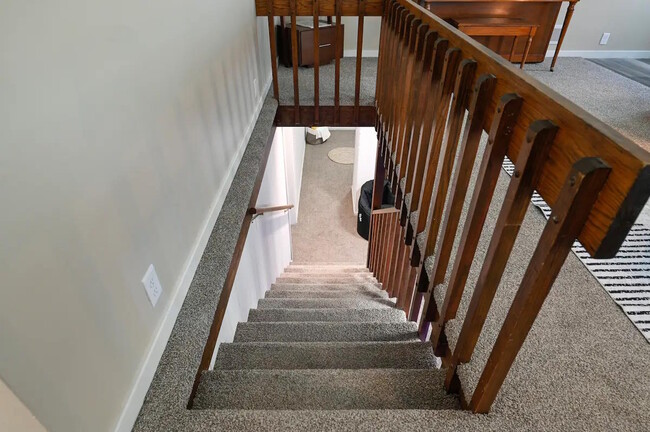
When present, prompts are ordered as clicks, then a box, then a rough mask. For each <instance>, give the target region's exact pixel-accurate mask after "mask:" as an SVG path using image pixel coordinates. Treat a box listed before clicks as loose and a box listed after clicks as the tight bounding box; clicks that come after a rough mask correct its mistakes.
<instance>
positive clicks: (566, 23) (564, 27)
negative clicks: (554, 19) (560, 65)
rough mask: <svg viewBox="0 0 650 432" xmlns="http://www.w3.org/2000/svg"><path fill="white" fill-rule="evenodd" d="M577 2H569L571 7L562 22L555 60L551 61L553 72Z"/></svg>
mask: <svg viewBox="0 0 650 432" xmlns="http://www.w3.org/2000/svg"><path fill="white" fill-rule="evenodd" d="M576 3H578V1H577V0H575V1H571V2H569V8H568V9H567V10H566V15H565V16H564V23H562V30H561V31H560V39H559V40H558V41H557V46H556V47H555V54H554V55H553V61H552V62H551V72H553V69H554V68H555V62H557V57H558V56H559V55H560V48H562V42H564V36H565V35H566V31H567V29H568V28H569V23H570V22H571V17H573V10H574V9H575V7H576Z"/></svg>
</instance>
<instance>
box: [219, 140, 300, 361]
mask: <svg viewBox="0 0 650 432" xmlns="http://www.w3.org/2000/svg"><path fill="white" fill-rule="evenodd" d="M289 132H291V131H289ZM285 147H286V146H285V142H284V140H283V134H282V129H281V128H278V129H277V132H276V134H275V138H274V140H273V147H272V148H271V153H270V154H269V160H268V162H267V165H266V170H265V172H264V178H263V180H262V185H261V187H260V193H259V196H258V198H257V204H256V207H272V206H278V205H284V204H288V197H287V190H288V189H289V186H293V185H291V184H290V183H288V182H289V180H288V177H287V174H288V172H287V169H286V168H287V167H286V165H285ZM290 262H291V229H290V218H289V212H286V211H280V212H273V213H266V214H264V215H262V216H258V217H257V218H255V219H254V220H253V222H252V224H251V227H250V230H249V232H248V236H247V237H246V243H245V245H244V251H243V253H242V259H241V261H240V263H239V269H238V271H237V275H236V276H235V282H234V284H233V288H232V292H231V295H230V300H229V302H228V307H227V308H226V313H225V315H224V319H223V323H222V326H221V330H220V331H219V337H218V338H217V346H216V348H215V352H214V354H213V357H212V364H214V360H215V358H216V354H217V351H218V350H219V345H220V344H221V343H222V342H232V340H233V337H234V336H235V330H236V328H237V323H239V322H242V321H247V320H248V311H249V310H250V309H251V308H255V307H257V301H258V300H259V299H260V298H262V297H264V293H265V292H266V291H267V290H268V289H269V288H271V284H272V283H274V282H275V279H276V278H277V277H278V276H279V275H280V274H282V272H283V271H284V269H285V268H286V267H287V266H288V265H289V263H290Z"/></svg>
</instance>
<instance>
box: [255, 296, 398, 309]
mask: <svg viewBox="0 0 650 432" xmlns="http://www.w3.org/2000/svg"><path fill="white" fill-rule="evenodd" d="M388 307H390V308H393V307H395V302H394V301H392V300H389V299H380V298H377V299H297V298H285V299H277V298H275V299H273V298H271V299H260V300H259V301H258V302H257V308H258V309H277V308H287V309H298V308H308V309H315V308H327V309H336V308H342V309H371V308H388Z"/></svg>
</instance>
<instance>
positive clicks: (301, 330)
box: [234, 322, 419, 342]
mask: <svg viewBox="0 0 650 432" xmlns="http://www.w3.org/2000/svg"><path fill="white" fill-rule="evenodd" d="M417 340H419V339H418V334H417V325H416V324H415V323H413V322H401V323H366V322H343V323H342V322H245V323H239V324H238V325H237V330H235V337H234V342H362V341H417Z"/></svg>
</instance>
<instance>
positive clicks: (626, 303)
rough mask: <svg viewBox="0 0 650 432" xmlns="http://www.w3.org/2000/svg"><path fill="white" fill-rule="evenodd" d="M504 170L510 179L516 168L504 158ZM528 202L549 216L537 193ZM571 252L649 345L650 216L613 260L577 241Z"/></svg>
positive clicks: (635, 227)
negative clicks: (598, 256) (598, 255)
mask: <svg viewBox="0 0 650 432" xmlns="http://www.w3.org/2000/svg"><path fill="white" fill-rule="evenodd" d="M503 169H504V170H505V171H506V172H507V173H508V174H509V175H510V176H512V174H513V173H514V171H515V165H514V164H513V163H512V161H510V160H509V159H508V158H505V159H504V161H503ZM531 201H532V202H533V204H534V205H535V206H536V207H538V208H539V209H540V210H541V211H542V213H543V214H544V216H545V217H546V219H548V218H549V217H550V216H551V208H550V207H549V206H548V204H546V201H544V199H543V198H542V197H541V196H540V195H539V194H538V193H537V192H534V193H533V198H532V200H531ZM647 208H648V207H646V209H647ZM573 253H575V254H576V256H577V257H578V258H580V261H582V263H583V264H584V265H585V267H587V269H588V270H589V271H590V272H591V274H592V275H593V276H594V277H595V278H596V279H597V280H598V282H600V284H601V285H602V286H603V288H604V289H605V291H607V293H608V294H609V295H610V296H611V297H612V299H613V300H614V301H615V302H616V304H617V305H619V306H620V307H621V309H623V312H625V315H627V317H628V318H629V319H630V320H631V321H632V322H633V323H634V325H635V326H636V328H637V329H639V331H640V332H641V334H643V336H644V337H645V338H646V340H647V341H648V342H650V214H644V213H642V215H641V216H640V217H639V219H638V220H637V222H636V223H635V224H634V225H633V226H632V229H631V230H630V233H629V234H628V236H627V238H626V239H625V241H624V242H623V245H622V246H621V249H620V250H619V251H618V253H617V254H616V256H615V257H614V258H611V259H594V258H591V257H590V256H589V253H588V252H587V251H586V250H585V248H584V247H582V245H581V244H580V242H579V241H577V240H576V242H575V243H574V244H573Z"/></svg>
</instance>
